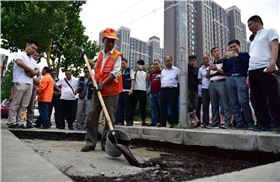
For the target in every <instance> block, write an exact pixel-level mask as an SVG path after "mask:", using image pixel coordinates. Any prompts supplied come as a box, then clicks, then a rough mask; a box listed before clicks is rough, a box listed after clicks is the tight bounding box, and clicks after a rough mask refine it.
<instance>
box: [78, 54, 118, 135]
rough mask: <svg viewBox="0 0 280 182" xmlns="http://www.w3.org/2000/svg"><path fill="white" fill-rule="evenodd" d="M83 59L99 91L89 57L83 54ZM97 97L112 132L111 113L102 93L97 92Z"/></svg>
mask: <svg viewBox="0 0 280 182" xmlns="http://www.w3.org/2000/svg"><path fill="white" fill-rule="evenodd" d="M83 57H84V60H85V62H86V65H87V67H88V70H89V73H90V76H91V79H92V82H93V85H94V87H95V88H96V90H97V88H98V86H97V83H96V80H95V79H94V74H93V73H92V70H91V67H90V65H89V61H88V58H87V55H86V54H83ZM97 96H98V99H99V102H100V104H101V107H102V110H103V112H104V114H105V118H106V121H107V123H108V126H109V129H110V130H113V129H114V128H113V124H112V120H111V118H110V115H109V113H108V110H107V107H106V105H105V103H104V100H103V97H102V95H101V92H100V91H97Z"/></svg>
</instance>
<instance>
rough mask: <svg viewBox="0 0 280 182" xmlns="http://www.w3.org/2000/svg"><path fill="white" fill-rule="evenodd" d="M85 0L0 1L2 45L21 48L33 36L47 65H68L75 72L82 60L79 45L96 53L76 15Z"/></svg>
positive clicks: (13, 48)
mask: <svg viewBox="0 0 280 182" xmlns="http://www.w3.org/2000/svg"><path fill="white" fill-rule="evenodd" d="M84 3H85V1H40V2H38V1H29V2H27V1H18V2H16V1H9V2H8V1H4V2H1V17H2V18H1V26H2V27H1V28H2V48H6V49H10V50H11V51H17V50H18V49H20V50H23V49H24V48H25V44H26V42H28V41H29V40H36V41H37V42H38V43H39V45H40V54H41V57H43V58H45V59H46V61H47V64H48V66H49V67H51V68H54V69H56V70H57V71H58V70H59V69H62V70H66V69H71V70H72V71H73V74H74V75H75V76H77V75H78V74H79V73H80V71H81V68H82V67H84V62H83V61H82V60H80V59H79V54H80V49H81V48H84V49H85V50H88V52H87V55H88V57H89V58H93V57H94V56H96V54H97V52H98V45H97V43H96V42H92V41H90V40H89V37H88V36H86V35H84V31H85V27H84V26H83V25H82V22H81V20H80V19H79V18H80V15H79V14H80V11H81V6H82V5H83V4H84Z"/></svg>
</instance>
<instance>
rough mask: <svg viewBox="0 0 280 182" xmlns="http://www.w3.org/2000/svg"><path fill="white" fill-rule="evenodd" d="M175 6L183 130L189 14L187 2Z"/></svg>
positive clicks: (183, 124)
mask: <svg viewBox="0 0 280 182" xmlns="http://www.w3.org/2000/svg"><path fill="white" fill-rule="evenodd" d="M177 3H178V4H177V6H175V8H176V9H175V15H176V16H175V17H176V23H175V24H176V25H175V31H176V36H175V38H176V43H175V45H176V46H175V47H176V50H175V51H176V52H175V55H176V56H175V60H176V63H177V66H178V67H179V69H180V77H179V82H180V98H179V103H180V105H179V108H180V111H179V121H180V127H181V128H187V127H188V126H189V123H188V64H187V58H188V34H187V32H188V28H187V26H188V22H187V21H188V17H187V16H188V13H187V1H186V0H184V1H182V0H179V1H177Z"/></svg>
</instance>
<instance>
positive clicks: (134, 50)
mask: <svg viewBox="0 0 280 182" xmlns="http://www.w3.org/2000/svg"><path fill="white" fill-rule="evenodd" d="M140 59H142V60H143V61H145V64H148V63H149V43H148V42H145V41H142V40H139V39H136V38H132V37H130V57H129V66H130V67H131V68H134V67H135V65H136V62H137V61H138V60H140Z"/></svg>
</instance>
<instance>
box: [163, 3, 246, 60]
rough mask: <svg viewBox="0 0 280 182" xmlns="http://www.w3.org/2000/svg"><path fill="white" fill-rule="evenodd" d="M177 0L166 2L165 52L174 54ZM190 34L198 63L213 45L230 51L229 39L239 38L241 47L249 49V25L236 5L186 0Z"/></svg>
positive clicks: (189, 43) (193, 52) (189, 52)
mask: <svg viewBox="0 0 280 182" xmlns="http://www.w3.org/2000/svg"><path fill="white" fill-rule="evenodd" d="M177 4H178V2H177V1H165V2H164V9H165V11H164V54H165V55H171V56H174V55H175V52H176V50H175V48H176V47H177V45H176V39H178V38H179V37H177V36H176V30H178V27H177V26H178V22H177V21H178V20H177V19H176V13H177V12H176V11H177V10H176V5H177ZM186 8H187V13H186V16H187V20H188V21H187V31H188V32H187V38H188V48H187V49H188V54H189V55H190V54H195V55H196V56H197V60H198V64H200V63H201V62H202V56H203V54H205V53H209V54H210V51H211V49H212V48H213V47H214V46H215V47H219V48H220V49H221V51H222V52H225V51H227V49H228V46H227V44H228V42H229V40H231V39H238V40H239V41H240V43H241V51H247V50H248V49H247V44H246V42H247V41H246V40H247V38H246V27H245V25H244V24H243V23H242V22H241V14H240V10H239V9H238V8H237V7H236V6H233V7H230V8H228V9H224V8H223V7H221V6H220V5H219V4H217V3H215V2H214V1H212V0H204V1H195V0H189V1H187V7H186Z"/></svg>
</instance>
